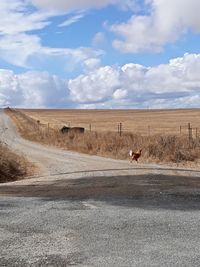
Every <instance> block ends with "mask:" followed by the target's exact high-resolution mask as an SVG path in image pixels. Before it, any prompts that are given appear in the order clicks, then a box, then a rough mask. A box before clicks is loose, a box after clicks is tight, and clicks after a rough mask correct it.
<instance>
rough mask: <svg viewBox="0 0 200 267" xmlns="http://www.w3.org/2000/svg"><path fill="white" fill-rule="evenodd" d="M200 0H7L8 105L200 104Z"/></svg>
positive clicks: (0, 85) (1, 73) (2, 28)
mask: <svg viewBox="0 0 200 267" xmlns="http://www.w3.org/2000/svg"><path fill="white" fill-rule="evenodd" d="M199 10H200V1H199V0H95V1H94V0H1V1H0V15H1V23H0V107H6V106H12V107H20V108H21V107H23V108H81V109H96V108H98V109H138V108H139V109H151V108H153V109H157V108H159V109H160V108H199V107H200V16H199Z"/></svg>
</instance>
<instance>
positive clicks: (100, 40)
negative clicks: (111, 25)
mask: <svg viewBox="0 0 200 267" xmlns="http://www.w3.org/2000/svg"><path fill="white" fill-rule="evenodd" d="M105 44H106V37H105V34H104V33H103V32H97V33H96V34H95V36H94V37H93V39H92V45H93V46H95V47H101V46H104V45H105Z"/></svg>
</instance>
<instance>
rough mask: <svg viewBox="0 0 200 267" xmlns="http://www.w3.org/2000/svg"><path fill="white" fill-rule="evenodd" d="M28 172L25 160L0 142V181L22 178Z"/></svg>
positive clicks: (28, 167) (28, 168)
mask: <svg viewBox="0 0 200 267" xmlns="http://www.w3.org/2000/svg"><path fill="white" fill-rule="evenodd" d="M29 172H30V164H29V163H28V162H27V160H26V159H25V158H24V157H22V156H19V155H17V154H15V153H13V152H12V151H11V150H10V149H9V148H8V147H7V146H6V145H5V144H2V143H0V183H4V182H11V181H15V180H19V179H23V178H24V177H25V176H27V175H28V173H29Z"/></svg>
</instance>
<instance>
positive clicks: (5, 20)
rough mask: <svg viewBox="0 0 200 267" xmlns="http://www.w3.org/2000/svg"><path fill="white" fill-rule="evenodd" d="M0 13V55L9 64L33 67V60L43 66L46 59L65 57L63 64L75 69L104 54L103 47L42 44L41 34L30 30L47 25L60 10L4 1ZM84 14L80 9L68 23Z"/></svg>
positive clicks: (20, 1)
mask: <svg viewBox="0 0 200 267" xmlns="http://www.w3.org/2000/svg"><path fill="white" fill-rule="evenodd" d="M0 13H1V24H0V57H1V58H2V59H4V60H5V61H6V62H8V63H10V64H13V65H16V66H21V67H26V68H31V67H32V65H31V64H32V62H33V61H34V63H35V66H36V65H37V66H39V67H40V64H42V63H43V62H44V61H45V60H46V61H48V60H49V61H50V60H51V59H54V60H55V61H60V62H61V63H62V64H63V62H64V61H65V62H66V64H64V65H62V66H60V67H61V68H66V69H67V70H68V71H73V70H74V68H75V66H78V65H79V64H80V63H81V62H82V61H85V60H87V59H89V58H95V57H97V58H98V57H99V56H100V55H101V54H102V52H101V51H97V50H94V49H92V48H87V47H78V48H73V49H70V48H67V47H66V48H54V47H48V46H44V45H42V40H41V37H39V35H37V34H36V33H34V34H33V33H32V32H30V31H35V30H39V29H40V30H41V29H43V28H45V27H46V26H47V25H49V24H50V23H51V22H50V18H51V17H52V16H56V15H58V14H59V13H58V12H56V11H41V10H37V9H35V8H33V7H32V6H30V1H29V0H25V1H24V0H10V1H9V2H8V1H1V2H0ZM81 16H83V13H77V17H74V18H71V22H70V21H68V23H72V22H75V20H78V19H80V18H81ZM64 24H65V25H66V24H67V22H65V23H64ZM64 24H63V25H62V26H64ZM37 61H38V64H36V63H37ZM68 62H69V64H68ZM65 65H66V66H67V67H66V66H65ZM68 65H69V66H68ZM40 69H41V68H40Z"/></svg>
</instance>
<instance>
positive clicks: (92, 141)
mask: <svg viewBox="0 0 200 267" xmlns="http://www.w3.org/2000/svg"><path fill="white" fill-rule="evenodd" d="M6 112H7V114H8V115H9V116H10V117H11V118H12V120H13V121H14V123H15V124H16V126H17V128H18V130H19V132H20V134H21V135H22V137H24V138H26V139H28V140H31V141H35V142H39V143H42V144H47V145H53V146H57V147H60V148H64V149H67V150H73V151H77V152H81V153H87V154H91V155H100V156H104V157H111V158H115V159H128V158H129V155H128V152H129V150H130V149H132V150H133V151H135V150H137V149H140V148H142V149H143V151H142V157H141V159H140V161H141V162H156V163H161V162H163V163H176V164H179V163H180V164H186V163H191V162H193V163H198V160H199V157H200V139H199V138H197V139H193V140H190V143H189V142H188V136H176V135H160V134H159V135H151V136H142V135H138V134H134V133H125V132H124V133H123V134H122V136H120V135H119V134H118V133H114V132H93V131H91V132H90V131H86V132H85V133H84V134H75V133H66V134H62V133H61V132H60V131H59V130H58V129H53V128H48V127H47V125H43V124H41V123H40V121H37V120H34V119H32V118H30V117H29V116H27V115H26V114H24V113H23V112H21V111H19V110H13V109H7V110H6Z"/></svg>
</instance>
